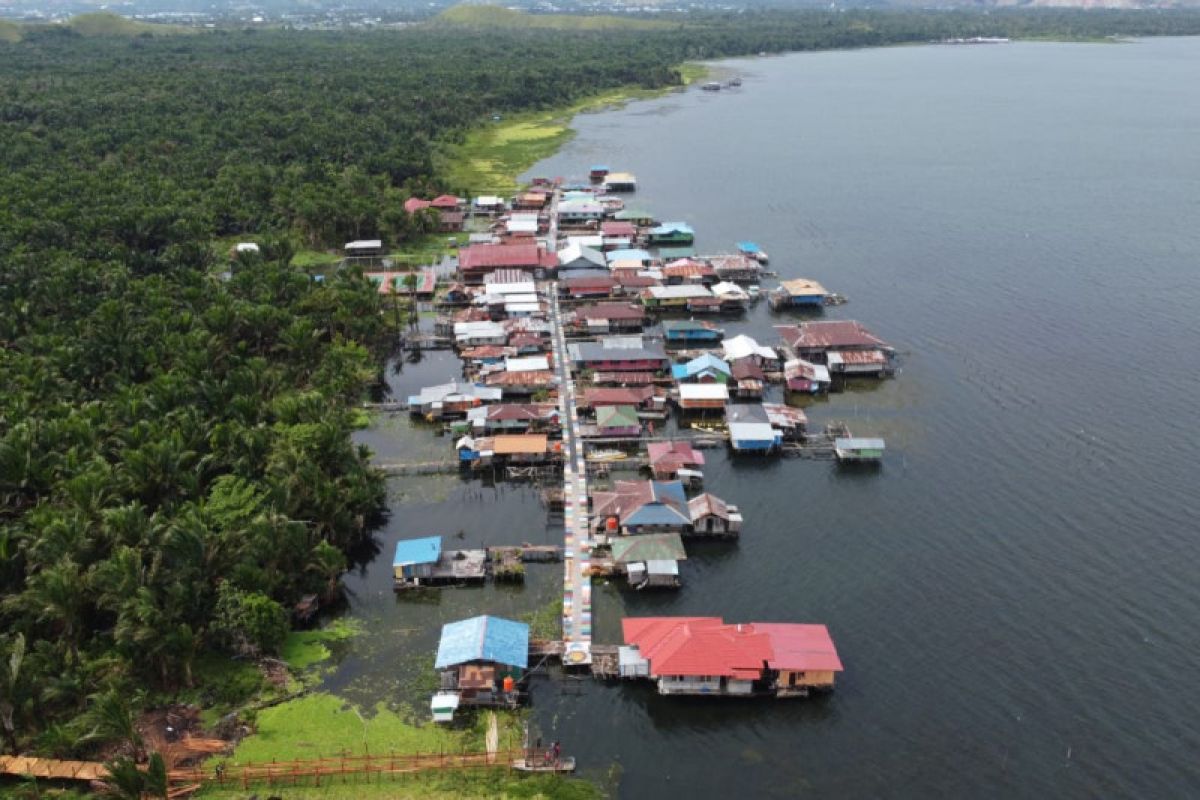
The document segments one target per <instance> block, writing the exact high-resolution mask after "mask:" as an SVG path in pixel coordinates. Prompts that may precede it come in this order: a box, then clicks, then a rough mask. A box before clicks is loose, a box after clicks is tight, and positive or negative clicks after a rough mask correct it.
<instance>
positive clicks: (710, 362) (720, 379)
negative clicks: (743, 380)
mask: <svg viewBox="0 0 1200 800" xmlns="http://www.w3.org/2000/svg"><path fill="white" fill-rule="evenodd" d="M730 372H731V370H730V368H729V365H728V364H726V363H725V362H724V361H722V360H721V359H719V358H717V357H716V356H714V355H713V354H712V353H704V354H703V355H699V356H696V357H695V358H693V359H692V360H691V361H688V362H687V363H685V364H672V365H671V377H672V378H674V379H675V380H677V381H679V382H680V383H725V382H727V381H728V380H729V375H730Z"/></svg>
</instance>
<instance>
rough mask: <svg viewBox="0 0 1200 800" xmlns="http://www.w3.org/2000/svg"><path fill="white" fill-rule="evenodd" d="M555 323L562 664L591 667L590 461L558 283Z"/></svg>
mask: <svg viewBox="0 0 1200 800" xmlns="http://www.w3.org/2000/svg"><path fill="white" fill-rule="evenodd" d="M549 294H550V320H551V323H552V325H553V326H554V333H553V342H554V369H555V372H556V374H557V376H558V379H559V387H560V391H559V411H560V413H561V414H562V421H563V454H564V456H565V458H566V463H565V464H564V466H563V528H564V535H563V561H564V564H565V566H564V570H563V616H562V638H563V643H564V653H563V656H562V658H563V664H564V665H565V666H586V665H588V664H590V663H591V645H592V581H591V577H590V568H589V567H590V565H589V560H590V556H591V550H590V538H589V530H588V489H587V474H588V473H587V462H586V461H585V460H584V446H583V442H582V441H581V439H580V435H579V434H580V423H579V409H578V407H577V405H576V389H575V380H574V378H573V376H572V374H571V368H570V363H571V362H570V359H569V358H568V357H567V341H566V336H565V334H564V331H563V324H562V316H561V309H560V307H559V304H558V283H557V282H553V283H551V284H550V292H549Z"/></svg>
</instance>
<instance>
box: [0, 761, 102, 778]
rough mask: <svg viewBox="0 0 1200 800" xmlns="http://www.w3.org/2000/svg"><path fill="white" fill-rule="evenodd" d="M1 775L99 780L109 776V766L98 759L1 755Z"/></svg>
mask: <svg viewBox="0 0 1200 800" xmlns="http://www.w3.org/2000/svg"><path fill="white" fill-rule="evenodd" d="M0 775H18V776H28V777H32V778H46V779H49V780H63V781H97V780H103V779H104V778H107V777H108V767H106V766H104V765H103V764H101V763H99V762H98V761H59V760H58V759H54V758H35V757H33V756H0Z"/></svg>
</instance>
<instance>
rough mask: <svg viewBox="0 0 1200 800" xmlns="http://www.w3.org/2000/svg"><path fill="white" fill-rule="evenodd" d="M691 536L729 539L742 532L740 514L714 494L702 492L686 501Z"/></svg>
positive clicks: (735, 508) (731, 505)
mask: <svg viewBox="0 0 1200 800" xmlns="http://www.w3.org/2000/svg"><path fill="white" fill-rule="evenodd" d="M688 517H689V518H690V519H691V527H690V528H689V530H688V534H689V535H692V536H715V537H725V538H731V537H734V536H737V535H738V534H740V533H741V532H742V514H741V512H740V511H739V510H738V507H737V506H735V505H733V504H731V503H726V502H725V501H724V500H722V499H721V498H719V497H717V496H716V495H715V494H709V493H708V492H704V493H703V494H699V495H697V496H695V497H693V498H692V499H691V500H688Z"/></svg>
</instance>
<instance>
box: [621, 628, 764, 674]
mask: <svg viewBox="0 0 1200 800" xmlns="http://www.w3.org/2000/svg"><path fill="white" fill-rule="evenodd" d="M624 622H625V621H624V620H623V621H622V627H623V628H624ZM625 643H626V644H634V645H637V648H638V650H639V651H640V652H641V655H642V657H643V658H645V659H647V660H648V661H649V662H650V674H651V675H654V676H658V675H711V676H718V675H719V676H722V677H728V678H736V677H738V676H739V675H749V674H750V673H751V672H753V673H754V677H756V678H757V677H759V676H760V675H761V674H762V671H763V669H765V668H766V665H767V661H768V660H769V659H770V658H771V657H772V656H773V652H772V650H771V640H770V637H768V636H767V635H766V634H765V633H756V632H754V630H753V626H750V625H725V624H723V623H722V621H721V620H720V619H718V618H700V619H688V618H684V621H683V622H680V621H679V620H678V619H672V618H670V617H667V618H660V619H659V620H658V621H657V623H656V624H651V625H649V626H647V627H646V628H644V629H643V630H642V631H641V632H640V633H639V634H637V635H635V637H633V638H631V637H630V635H629V632H628V629H626V630H625Z"/></svg>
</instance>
